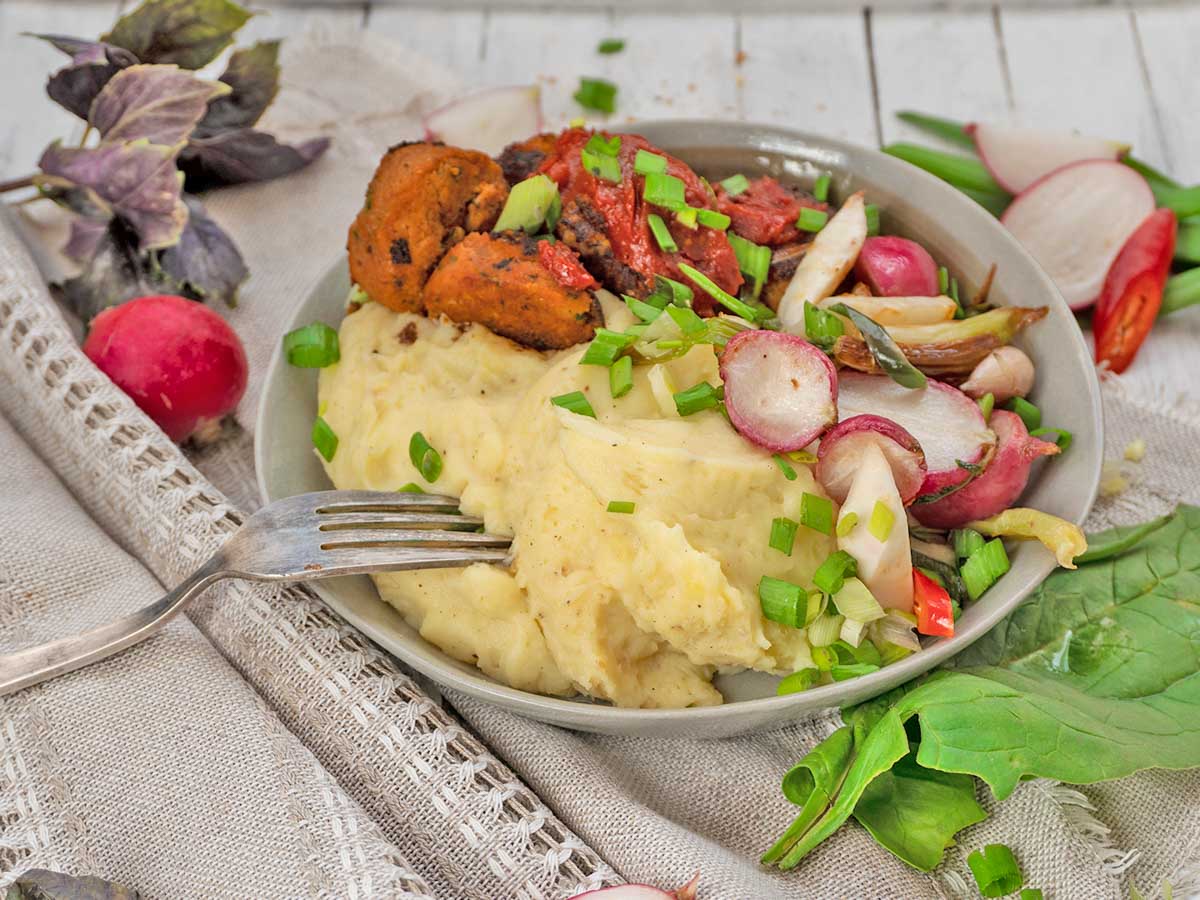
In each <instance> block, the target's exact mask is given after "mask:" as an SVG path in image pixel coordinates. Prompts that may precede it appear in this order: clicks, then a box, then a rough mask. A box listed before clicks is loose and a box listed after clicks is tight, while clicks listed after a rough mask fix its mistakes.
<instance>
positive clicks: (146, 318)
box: [83, 295, 249, 443]
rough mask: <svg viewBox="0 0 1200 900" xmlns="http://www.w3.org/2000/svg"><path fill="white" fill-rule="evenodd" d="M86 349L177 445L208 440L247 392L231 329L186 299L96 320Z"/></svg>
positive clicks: (141, 305) (163, 299) (123, 308)
mask: <svg viewBox="0 0 1200 900" xmlns="http://www.w3.org/2000/svg"><path fill="white" fill-rule="evenodd" d="M83 352H84V353H85V354H87V357H88V359H90V360H91V361H92V362H94V363H95V364H96V366H97V367H98V368H99V369H100V371H102V372H103V373H104V374H105V375H107V376H108V377H109V378H111V379H112V380H113V383H114V384H116V386H117V387H119V388H120V389H121V390H123V391H124V392H125V393H126V394H128V395H129V396H130V398H131V399H132V400H133V402H134V403H136V404H137V405H138V406H139V407H141V409H142V412H144V413H146V415H148V416H149V417H150V418H151V419H153V420H154V421H155V422H156V423H157V424H158V426H159V427H160V428H161V429H162V430H163V431H165V432H166V433H167V437H169V438H170V439H171V440H173V441H175V442H177V443H178V442H182V441H184V440H187V439H188V438H193V439H195V440H196V441H199V442H201V443H207V442H208V441H211V440H213V439H215V438H216V437H217V436H218V435H219V434H220V423H221V419H223V418H224V417H225V416H226V415H228V414H229V413H231V412H233V410H234V409H235V408H236V407H237V405H238V401H239V400H241V399H242V394H243V393H245V391H246V379H247V377H248V375H249V366H248V365H247V364H246V352H245V350H243V349H242V342H241V341H240V340H238V336H237V334H236V333H235V332H234V330H233V329H232V328H230V327H229V324H228V323H227V322H226V321H225V320H224V319H222V318H221V317H220V316H219V315H218V314H217V313H215V312H213V311H212V310H211V309H209V308H208V307H207V306H205V305H203V304H202V303H197V302H195V301H194V300H185V299H184V298H183V297H175V296H169V295H166V296H156V297H139V298H138V299H136V300H130V301H129V302H128V303H123V304H121V305H120V306H113V307H110V308H109V309H106V310H104V311H103V312H101V313H100V314H99V315H98V316H96V318H94V319H92V322H91V330H90V331H89V332H88V336H87V340H85V341H84V342H83Z"/></svg>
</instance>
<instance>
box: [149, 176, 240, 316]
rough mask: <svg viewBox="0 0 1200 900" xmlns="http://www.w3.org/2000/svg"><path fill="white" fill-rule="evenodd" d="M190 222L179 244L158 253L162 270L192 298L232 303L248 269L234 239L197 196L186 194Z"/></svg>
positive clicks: (185, 199)
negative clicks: (205, 208)
mask: <svg viewBox="0 0 1200 900" xmlns="http://www.w3.org/2000/svg"><path fill="white" fill-rule="evenodd" d="M184 202H185V203H186V204H187V208H188V223H187V227H186V228H184V229H183V234H182V235H181V236H180V238H179V243H178V244H176V245H175V246H174V247H169V248H167V249H166V250H164V251H162V253H160V254H159V256H158V264H159V266H161V268H162V270H163V272H165V273H166V275H167V276H168V277H169V278H170V279H171V281H172V282H174V283H175V284H176V285H178V286H179V289H180V290H181V292H182V293H184V294H185V296H188V297H190V298H192V299H193V300H200V301H202V302H203V301H207V300H221V301H223V302H225V303H226V304H228V305H229V306H233V305H235V303H236V300H237V290H238V287H239V286H240V285H241V283H242V282H243V281H245V280H246V276H247V275H248V274H250V273H249V270H248V269H247V268H246V263H245V262H244V261H243V260H242V254H241V253H239V252H238V248H237V246H236V245H235V244H234V243H233V240H232V239H231V238H230V237H229V235H227V234H226V233H225V232H224V231H222V230H221V226H220V225H218V224H217V223H216V222H214V221H213V220H212V219H210V218H209V216H208V213H207V212H205V210H204V205H203V204H202V203H201V202H200V199H199V198H198V197H192V196H185V197H184Z"/></svg>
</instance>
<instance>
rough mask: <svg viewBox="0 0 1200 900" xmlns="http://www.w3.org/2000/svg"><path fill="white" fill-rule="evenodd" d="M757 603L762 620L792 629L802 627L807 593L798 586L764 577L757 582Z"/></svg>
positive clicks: (806, 604)
mask: <svg viewBox="0 0 1200 900" xmlns="http://www.w3.org/2000/svg"><path fill="white" fill-rule="evenodd" d="M758 602H759V605H760V606H761V607H762V614H763V617H764V618H767V619H770V620H771V621H772V622H778V623H779V624H780V625H789V626H791V627H792V628H803V627H804V619H803V616H804V612H805V611H806V610H807V609H808V593H807V592H806V591H805V590H804V588H802V587H800V585H798V584H792V582H790V581H784V580H783V579H781V578H772V577H770V576H769V575H764V576H763V577H762V578H761V579H760V580H759V582H758Z"/></svg>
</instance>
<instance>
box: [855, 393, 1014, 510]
mask: <svg viewBox="0 0 1200 900" xmlns="http://www.w3.org/2000/svg"><path fill="white" fill-rule="evenodd" d="M838 409H839V412H840V416H841V418H843V419H848V418H850V417H851V416H858V415H862V414H864V413H871V414H874V415H877V416H882V417H883V418H885V419H890V420H892V421H893V422H895V423H896V424H897V425H899V426H900V427H901V428H903V429H904V430H905V431H907V432H908V433H909V434H910V435H912V436H913V437H914V438H916V440H917V443H919V444H920V446H921V449H922V450H924V451H925V465H926V474H925V480H924V482H922V484H921V489H920V492H919V495H921V494H932V493H935V492H937V491H939V490H942V489H944V488H946V487H948V486H949V485H954V484H959V483H960V482H962V481H965V480H966V479H967V478H968V477H969V476H970V472H968V471H967V470H966V469H964V468H962V467H961V466H959V465H958V462H957V461H958V460H962V461H963V462H965V463H979V462H982V461H983V460H984V459H985V458H986V457H987V455H988V454H989V453H990V452H991V451H992V448H993V447H994V446H995V444H996V435H995V434H994V433H993V432H992V431H991V430H990V429H989V428H988V427H987V422H986V421H985V420H984V418H983V413H982V412H981V411H980V409H979V404H977V403H976V402H975V401H974V400H972V399H971V398H970V397H968V396H967V395H966V394H964V393H963V392H962V391H960V390H957V389H956V388H953V387H951V386H950V385H948V384H942V383H941V382H940V381H934V380H933V379H932V378H931V379H929V381H928V382H927V386H926V387H925V389H924V390H919V391H910V390H909V389H908V388H905V387H901V386H900V385H898V384H896V383H895V382H894V381H892V380H891V379H890V378H888V377H886V376H884V375H864V374H862V373H861V372H849V371H843V372H842V373H841V375H840V377H839V379H838Z"/></svg>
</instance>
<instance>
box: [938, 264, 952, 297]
mask: <svg viewBox="0 0 1200 900" xmlns="http://www.w3.org/2000/svg"><path fill="white" fill-rule="evenodd" d="M949 290H950V270H949V269H947V268H946V267H945V266H938V293H939V294H945V293H947V292H948V291H949Z"/></svg>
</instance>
